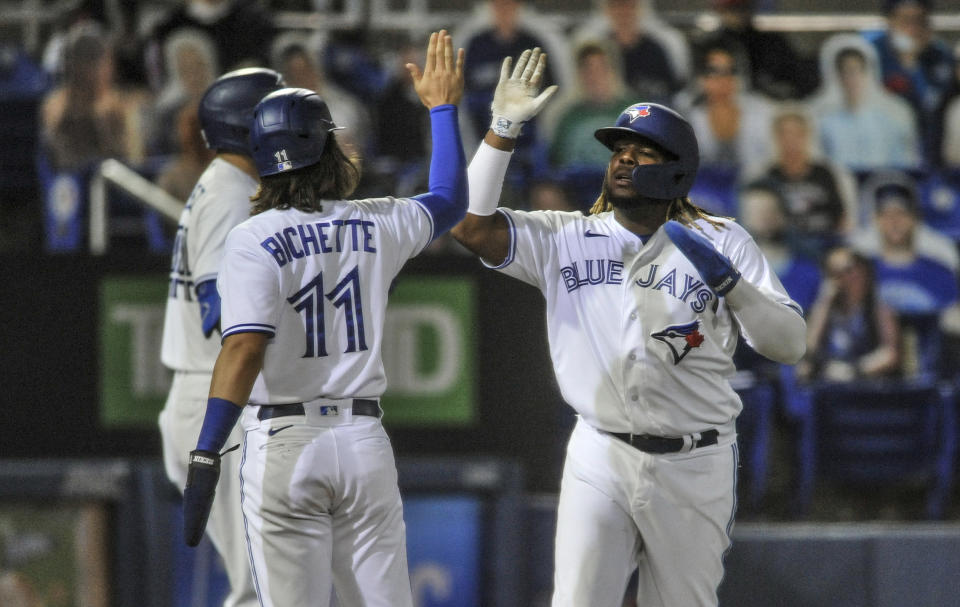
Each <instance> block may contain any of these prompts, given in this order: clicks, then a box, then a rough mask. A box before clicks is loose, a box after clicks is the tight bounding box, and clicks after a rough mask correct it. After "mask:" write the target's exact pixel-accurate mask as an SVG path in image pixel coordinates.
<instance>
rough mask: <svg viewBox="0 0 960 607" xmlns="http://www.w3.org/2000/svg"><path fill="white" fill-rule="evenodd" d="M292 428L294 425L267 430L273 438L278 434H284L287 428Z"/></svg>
mask: <svg viewBox="0 0 960 607" xmlns="http://www.w3.org/2000/svg"><path fill="white" fill-rule="evenodd" d="M292 427H293V424H288V425H286V426H280V427H279V428H270V429H269V430H267V434H269V435H270V436H273V435H274V434H276V433H277V432H283V431H284V430H286V429H287V428H292Z"/></svg>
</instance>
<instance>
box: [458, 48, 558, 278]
mask: <svg viewBox="0 0 960 607" xmlns="http://www.w3.org/2000/svg"><path fill="white" fill-rule="evenodd" d="M512 65H513V59H512V58H511V57H507V58H505V59H504V60H503V64H502V65H501V68H500V80H499V82H498V83H497V88H496V90H495V91H494V95H493V104H492V105H491V108H490V109H491V111H492V114H493V118H492V120H491V123H490V130H488V131H487V134H486V136H484V139H483V142H482V143H481V144H480V146H479V147H478V148H477V153H476V155H474V157H473V160H472V161H471V162H470V166H469V167H468V169H467V179H468V182H469V189H470V206H469V208H468V209H467V216H466V217H465V218H464V219H463V221H461V222H460V223H459V224H458V225H457V226H456V227H454V229H453V230H452V231H451V234H453V237H454V238H456V239H457V240H458V241H459V242H460V243H461V244H463V245H464V246H465V247H467V249H469V250H470V251H472V252H474V253H476V254H477V255H479V256H480V257H482V258H483V259H485V260H486V261H487V262H489V263H493V264H499V263H500V262H502V261H503V260H504V259H505V258H506V257H507V254H508V253H509V247H510V232H509V226H508V225H507V220H506V219H505V218H504V217H503V216H502V215H500V214H499V213H497V212H496V210H497V204H498V203H499V201H500V192H501V190H502V189H503V178H504V176H505V175H506V172H507V166H508V165H509V163H510V155H511V153H512V152H513V149H514V145H515V144H516V139H517V137H518V136H519V135H520V129H521V128H522V127H523V125H524V123H526V122H527V121H529V120H530V119H531V118H533V117H534V116H536V115H537V113H539V112H540V110H541V109H542V108H543V106H544V105H545V104H546V103H547V101H548V100H549V99H550V97H552V96H553V94H554V93H555V92H556V91H557V86H556V85H553V86H550V87H547V88H546V89H545V90H544V91H542V92H541V91H540V85H541V84H542V80H543V74H544V72H545V70H546V67H547V55H546V53H543V52H541V51H540V49H539V48H534V49H528V50H525V51H524V52H523V53H521V55H520V57H518V58H517V64H516V66H515V67H513V66H512Z"/></svg>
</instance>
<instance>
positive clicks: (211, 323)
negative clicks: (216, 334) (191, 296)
mask: <svg viewBox="0 0 960 607" xmlns="http://www.w3.org/2000/svg"><path fill="white" fill-rule="evenodd" d="M196 292H197V303H199V304H200V323H201V325H202V327H203V336H204V337H210V335H212V334H213V330H214V329H219V328H220V294H219V293H218V292H217V279H216V278H211V279H210V280H205V281H203V282H201V283H200V284H198V285H197V286H196Z"/></svg>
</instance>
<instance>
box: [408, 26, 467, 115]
mask: <svg viewBox="0 0 960 607" xmlns="http://www.w3.org/2000/svg"><path fill="white" fill-rule="evenodd" d="M463 58H464V51H463V49H459V50H458V51H457V53H456V60H454V53H453V38H451V37H450V35H449V34H447V30H440V31H439V32H433V33H432V34H430V41H429V42H427V59H426V63H425V64H424V66H423V71H422V72H421V71H420V68H419V67H417V65H416V64H414V63H408V64H407V65H406V68H407V71H408V72H410V76H411V77H412V78H413V88H414V90H415V91H417V95H418V96H419V97H420V101H421V102H422V103H423V105H425V106H427V107H428V108H433V107H436V106H438V105H446V104H448V103H452V104H457V103H459V102H460V98H461V97H463Z"/></svg>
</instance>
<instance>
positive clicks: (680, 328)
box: [650, 320, 704, 365]
mask: <svg viewBox="0 0 960 607" xmlns="http://www.w3.org/2000/svg"><path fill="white" fill-rule="evenodd" d="M699 329H700V321H699V320H695V321H693V322H688V323H686V324H683V325H671V326H669V327H667V328H666V329H664V330H663V331H657V332H656V333H652V334H651V335H650V337H652V338H654V339H656V340H659V341H662V342H663V343H665V344H667V347H668V348H670V353H671V354H673V364H675V365H677V364H680V361H681V360H683V357H684V356H686V355H687V354H688V353H689V352H690V350H692V349H694V348H699V347H700V345H701V344H702V343H703V339H704V338H703V334H702V333H700V330H699Z"/></svg>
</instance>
